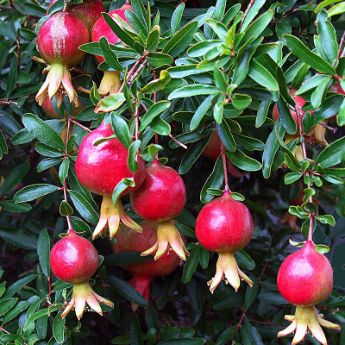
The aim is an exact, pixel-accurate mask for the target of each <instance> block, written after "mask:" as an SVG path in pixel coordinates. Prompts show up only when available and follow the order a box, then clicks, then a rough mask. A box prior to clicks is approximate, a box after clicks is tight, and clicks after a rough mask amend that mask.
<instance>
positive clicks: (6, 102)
mask: <svg viewBox="0 0 345 345" xmlns="http://www.w3.org/2000/svg"><path fill="white" fill-rule="evenodd" d="M11 104H14V105H17V102H15V101H11V100H10V99H0V105H11Z"/></svg>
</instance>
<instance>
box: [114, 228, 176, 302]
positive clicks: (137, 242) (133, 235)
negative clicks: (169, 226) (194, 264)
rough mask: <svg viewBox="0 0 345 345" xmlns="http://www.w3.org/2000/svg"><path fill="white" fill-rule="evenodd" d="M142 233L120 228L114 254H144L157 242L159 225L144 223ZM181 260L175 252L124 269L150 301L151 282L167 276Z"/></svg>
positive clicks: (135, 286)
mask: <svg viewBox="0 0 345 345" xmlns="http://www.w3.org/2000/svg"><path fill="white" fill-rule="evenodd" d="M141 226H142V228H143V232H142V233H137V232H134V231H133V230H131V229H129V228H126V227H120V230H119V232H118V234H117V236H116V239H115V240H114V244H113V252H115V253H126V252H142V251H145V250H146V249H147V248H149V247H151V246H152V245H153V244H154V243H155V242H156V241H157V224H155V223H152V222H145V221H144V222H142V224H141ZM180 262H181V259H180V258H179V257H178V256H177V255H176V254H175V253H174V252H173V251H171V250H170V251H167V252H166V253H165V254H163V255H162V256H161V257H160V258H159V259H158V260H157V261H154V260H152V261H147V262H142V263H135V264H130V265H128V266H125V267H124V269H125V270H126V271H128V272H130V273H132V275H133V278H132V279H131V281H130V283H131V285H132V286H133V287H134V288H135V289H136V290H137V291H138V292H139V293H140V294H141V295H142V296H143V297H144V298H145V299H146V300H147V301H148V300H149V299H150V295H151V293H150V290H151V282H152V280H153V279H154V277H158V276H167V275H169V274H170V273H171V272H172V271H174V270H175V269H176V268H177V267H178V265H179V264H180Z"/></svg>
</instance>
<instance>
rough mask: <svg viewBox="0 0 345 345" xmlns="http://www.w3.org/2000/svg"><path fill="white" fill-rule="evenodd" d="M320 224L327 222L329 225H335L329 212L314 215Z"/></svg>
mask: <svg viewBox="0 0 345 345" xmlns="http://www.w3.org/2000/svg"><path fill="white" fill-rule="evenodd" d="M315 218H316V220H318V221H319V222H320V223H322V224H327V225H330V226H335V223H336V221H335V219H334V217H333V216H332V215H331V214H323V215H319V216H316V217H315Z"/></svg>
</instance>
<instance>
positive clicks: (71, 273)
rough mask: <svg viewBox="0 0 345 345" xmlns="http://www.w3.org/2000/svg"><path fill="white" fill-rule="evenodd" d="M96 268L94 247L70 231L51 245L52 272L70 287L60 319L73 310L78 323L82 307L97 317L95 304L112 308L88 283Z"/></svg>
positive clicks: (97, 310)
mask: <svg viewBox="0 0 345 345" xmlns="http://www.w3.org/2000/svg"><path fill="white" fill-rule="evenodd" d="M98 265H99V257H98V253H97V250H96V248H95V247H94V246H93V245H92V243H91V242H90V241H88V240H87V239H85V238H84V237H81V236H79V235H77V234H76V233H75V232H74V230H70V231H69V232H68V234H67V235H66V236H65V237H64V238H62V239H61V240H59V241H58V242H57V243H56V244H55V245H54V247H53V248H52V251H51V253H50V267H51V269H52V272H53V273H54V275H55V276H56V277H57V278H59V279H60V280H62V281H64V282H68V283H72V285H73V295H72V299H71V301H70V302H69V303H68V305H67V306H66V308H65V310H64V311H63V313H62V314H61V317H62V318H65V317H66V316H67V314H68V313H69V312H70V311H71V310H72V309H73V308H75V312H76V315H77V318H78V320H80V319H81V317H82V316H83V313H84V310H85V307H86V304H87V305H88V306H89V307H90V308H91V309H92V310H94V311H95V312H97V313H98V314H100V315H102V309H101V306H100V305H99V303H103V304H105V305H108V306H110V307H113V303H112V302H111V301H109V300H107V299H105V298H103V297H101V296H99V295H98V294H96V293H95V292H94V291H93V290H92V288H91V286H90V284H89V280H90V278H91V277H92V276H93V275H94V274H95V272H96V271H97V269H98Z"/></svg>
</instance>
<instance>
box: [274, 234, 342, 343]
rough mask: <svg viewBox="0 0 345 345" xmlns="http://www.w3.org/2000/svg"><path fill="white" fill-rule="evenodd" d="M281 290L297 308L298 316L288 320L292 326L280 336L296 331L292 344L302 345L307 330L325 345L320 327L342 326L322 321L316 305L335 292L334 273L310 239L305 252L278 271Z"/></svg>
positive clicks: (297, 254) (297, 253)
mask: <svg viewBox="0 0 345 345" xmlns="http://www.w3.org/2000/svg"><path fill="white" fill-rule="evenodd" d="M277 283H278V289H279V292H280V293H281V294H282V296H283V297H284V298H285V299H286V300H287V301H288V302H290V303H291V304H294V305H296V306H297V308H296V314H295V315H287V316H286V317H285V318H286V319H287V320H288V321H291V322H292V323H291V325H290V326H289V327H287V328H286V329H285V330H283V331H281V332H279V333H278V337H282V336H285V335H288V334H290V333H293V332H295V331H296V332H295V336H294V338H293V341H292V344H298V343H300V342H301V341H302V340H303V339H304V337H305V335H306V333H307V331H308V330H309V331H310V332H311V333H312V335H313V336H314V337H315V338H316V339H317V340H318V341H319V342H320V343H321V344H324V345H327V340H326V337H325V334H324V332H323V330H322V328H321V326H323V327H326V328H331V329H336V330H339V329H340V327H339V326H338V325H336V324H333V323H331V322H329V321H326V320H324V319H322V316H321V315H318V314H317V311H316V308H315V305H316V304H318V303H320V302H323V301H324V300H326V299H327V298H328V296H329V295H330V294H331V292H332V289H333V270H332V266H331V265H330V263H329V261H328V259H327V258H326V257H325V256H324V255H322V254H320V253H318V252H317V251H316V249H315V245H314V243H313V242H312V241H310V240H308V241H307V242H306V243H305V244H304V246H303V248H302V249H300V250H298V251H297V252H295V253H293V254H291V255H289V256H288V257H287V258H286V259H285V260H284V262H283V263H282V265H281V266H280V268H279V272H278V278H277Z"/></svg>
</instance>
